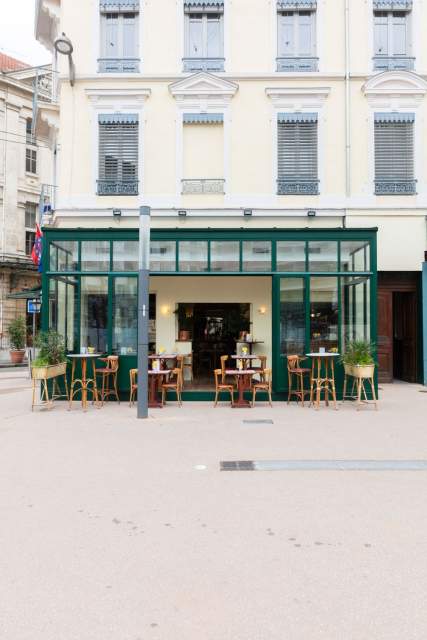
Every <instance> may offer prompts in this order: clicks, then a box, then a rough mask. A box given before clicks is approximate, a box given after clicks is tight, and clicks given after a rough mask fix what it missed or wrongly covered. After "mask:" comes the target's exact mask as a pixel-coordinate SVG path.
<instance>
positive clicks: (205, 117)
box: [183, 113, 224, 124]
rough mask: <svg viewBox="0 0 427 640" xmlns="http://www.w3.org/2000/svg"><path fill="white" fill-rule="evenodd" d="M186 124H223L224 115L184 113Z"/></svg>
mask: <svg viewBox="0 0 427 640" xmlns="http://www.w3.org/2000/svg"><path fill="white" fill-rule="evenodd" d="M183 122H184V124H222V122H224V116H223V114H222V113H184V117H183Z"/></svg>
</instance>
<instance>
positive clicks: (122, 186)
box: [97, 179, 138, 196]
mask: <svg viewBox="0 0 427 640" xmlns="http://www.w3.org/2000/svg"><path fill="white" fill-rule="evenodd" d="M97 183H98V195H99V196H137V195H138V180H133V179H132V180H98V181H97Z"/></svg>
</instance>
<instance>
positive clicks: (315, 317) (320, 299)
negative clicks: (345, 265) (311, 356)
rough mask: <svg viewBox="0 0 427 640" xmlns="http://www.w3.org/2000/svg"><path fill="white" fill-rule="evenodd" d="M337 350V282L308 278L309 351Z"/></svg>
mask: <svg viewBox="0 0 427 640" xmlns="http://www.w3.org/2000/svg"><path fill="white" fill-rule="evenodd" d="M321 347H323V348H325V349H326V351H337V350H338V281H337V278H332V277H324V278H322V277H320V276H319V277H313V278H310V350H311V351H315V352H317V351H319V349H320V348H321Z"/></svg>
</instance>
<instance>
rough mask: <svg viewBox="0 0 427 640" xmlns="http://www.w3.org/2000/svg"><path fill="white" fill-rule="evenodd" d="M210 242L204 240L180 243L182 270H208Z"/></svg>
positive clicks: (180, 264)
mask: <svg viewBox="0 0 427 640" xmlns="http://www.w3.org/2000/svg"><path fill="white" fill-rule="evenodd" d="M207 269H208V243H207V242H205V241H204V240H197V241H195V242H189V241H188V242H187V241H184V242H180V243H179V270H180V271H207Z"/></svg>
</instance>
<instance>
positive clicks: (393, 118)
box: [374, 113, 415, 122]
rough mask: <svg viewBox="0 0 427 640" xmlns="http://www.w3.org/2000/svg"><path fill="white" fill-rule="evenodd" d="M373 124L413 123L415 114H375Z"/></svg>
mask: <svg viewBox="0 0 427 640" xmlns="http://www.w3.org/2000/svg"><path fill="white" fill-rule="evenodd" d="M374 118H375V122H415V113H376V114H375V116H374Z"/></svg>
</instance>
